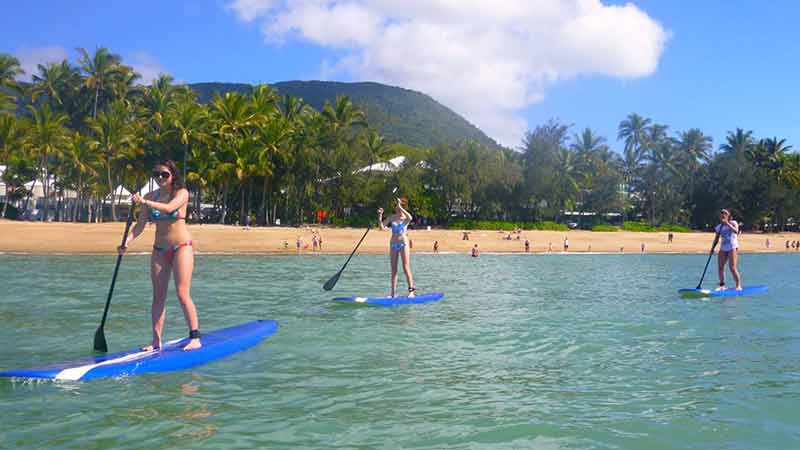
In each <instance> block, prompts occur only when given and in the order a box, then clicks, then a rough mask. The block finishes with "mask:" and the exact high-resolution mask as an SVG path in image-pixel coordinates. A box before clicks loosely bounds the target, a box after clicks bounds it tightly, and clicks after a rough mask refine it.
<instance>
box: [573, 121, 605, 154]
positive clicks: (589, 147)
mask: <svg viewBox="0 0 800 450" xmlns="http://www.w3.org/2000/svg"><path fill="white" fill-rule="evenodd" d="M572 139H573V140H574V141H575V142H573V143H572V145H570V146H569V147H570V148H571V149H572V150H574V151H576V152H578V153H580V154H583V155H588V154H590V153H593V152H595V151H597V150H599V149H601V148H606V149H607V148H608V146H607V145H606V138H604V137H602V136H598V135H596V134H595V133H594V131H592V129H591V128H589V127H586V128H585V129H584V130H583V132H582V133H581V134H577V133H576V134H575V135H574V136H573V138H572Z"/></svg>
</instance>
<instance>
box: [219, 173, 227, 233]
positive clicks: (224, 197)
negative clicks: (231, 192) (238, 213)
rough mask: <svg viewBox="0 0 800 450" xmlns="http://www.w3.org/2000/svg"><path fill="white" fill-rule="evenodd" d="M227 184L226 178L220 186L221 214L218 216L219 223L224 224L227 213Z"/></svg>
mask: <svg viewBox="0 0 800 450" xmlns="http://www.w3.org/2000/svg"><path fill="white" fill-rule="evenodd" d="M228 184H229V182H228V181H227V180H226V181H225V184H224V185H223V187H222V215H221V216H220V218H219V223H221V224H225V219H226V216H227V215H228Z"/></svg>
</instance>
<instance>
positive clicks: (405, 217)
mask: <svg viewBox="0 0 800 450" xmlns="http://www.w3.org/2000/svg"><path fill="white" fill-rule="evenodd" d="M397 207H398V208H399V209H400V214H402V215H403V221H404V222H405V223H411V221H412V220H413V219H414V217H413V216H411V213H410V212H408V211H406V210H405V208H403V205H401V204H400V202H398V203H397Z"/></svg>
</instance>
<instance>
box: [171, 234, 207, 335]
mask: <svg viewBox="0 0 800 450" xmlns="http://www.w3.org/2000/svg"><path fill="white" fill-rule="evenodd" d="M174 258H175V259H174V260H173V262H172V271H173V273H174V275H175V291H177V293H178V300H179V301H180V302H181V308H183V317H184V318H185V319H186V325H187V326H188V327H189V330H190V331H191V330H198V329H200V323H199V321H198V320H197V308H195V306H194V302H193V301H192V297H191V295H190V293H189V291H190V290H191V287H192V271H193V270H194V252H193V251H192V247H190V246H186V247H181V248H179V249H178V250H176V251H175V255H174ZM200 347H202V344H201V343H200V338H195V339H192V340H190V341H189V343H188V344H186V346H185V347H183V349H184V350H193V349H196V348H200Z"/></svg>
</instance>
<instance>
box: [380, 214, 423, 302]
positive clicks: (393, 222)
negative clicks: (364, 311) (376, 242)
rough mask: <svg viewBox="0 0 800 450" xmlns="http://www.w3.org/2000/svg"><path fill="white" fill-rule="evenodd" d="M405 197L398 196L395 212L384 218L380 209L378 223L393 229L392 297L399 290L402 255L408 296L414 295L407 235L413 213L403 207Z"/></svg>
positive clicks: (383, 228) (390, 253) (391, 256)
mask: <svg viewBox="0 0 800 450" xmlns="http://www.w3.org/2000/svg"><path fill="white" fill-rule="evenodd" d="M406 204H407V202H406V200H405V199H401V198H398V199H397V206H396V207H395V210H394V214H393V215H391V216H389V217H387V218H386V219H384V218H383V208H379V209H378V223H379V224H380V227H381V230H385V229H387V228H391V229H392V239H391V240H390V241H389V260H390V261H391V263H392V297H394V296H395V293H396V291H397V260H398V259H399V258H400V257H401V256H402V258H403V272H405V274H406V281H407V282H408V296H409V297H414V296H415V291H416V290H417V288H416V287H414V277H413V276H412V275H411V249H410V245H409V242H408V236H406V230H407V228H408V224H410V223H411V219H412V217H411V213H409V212H408V211H406V210H405V209H404V208H403V207H404V206H406Z"/></svg>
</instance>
